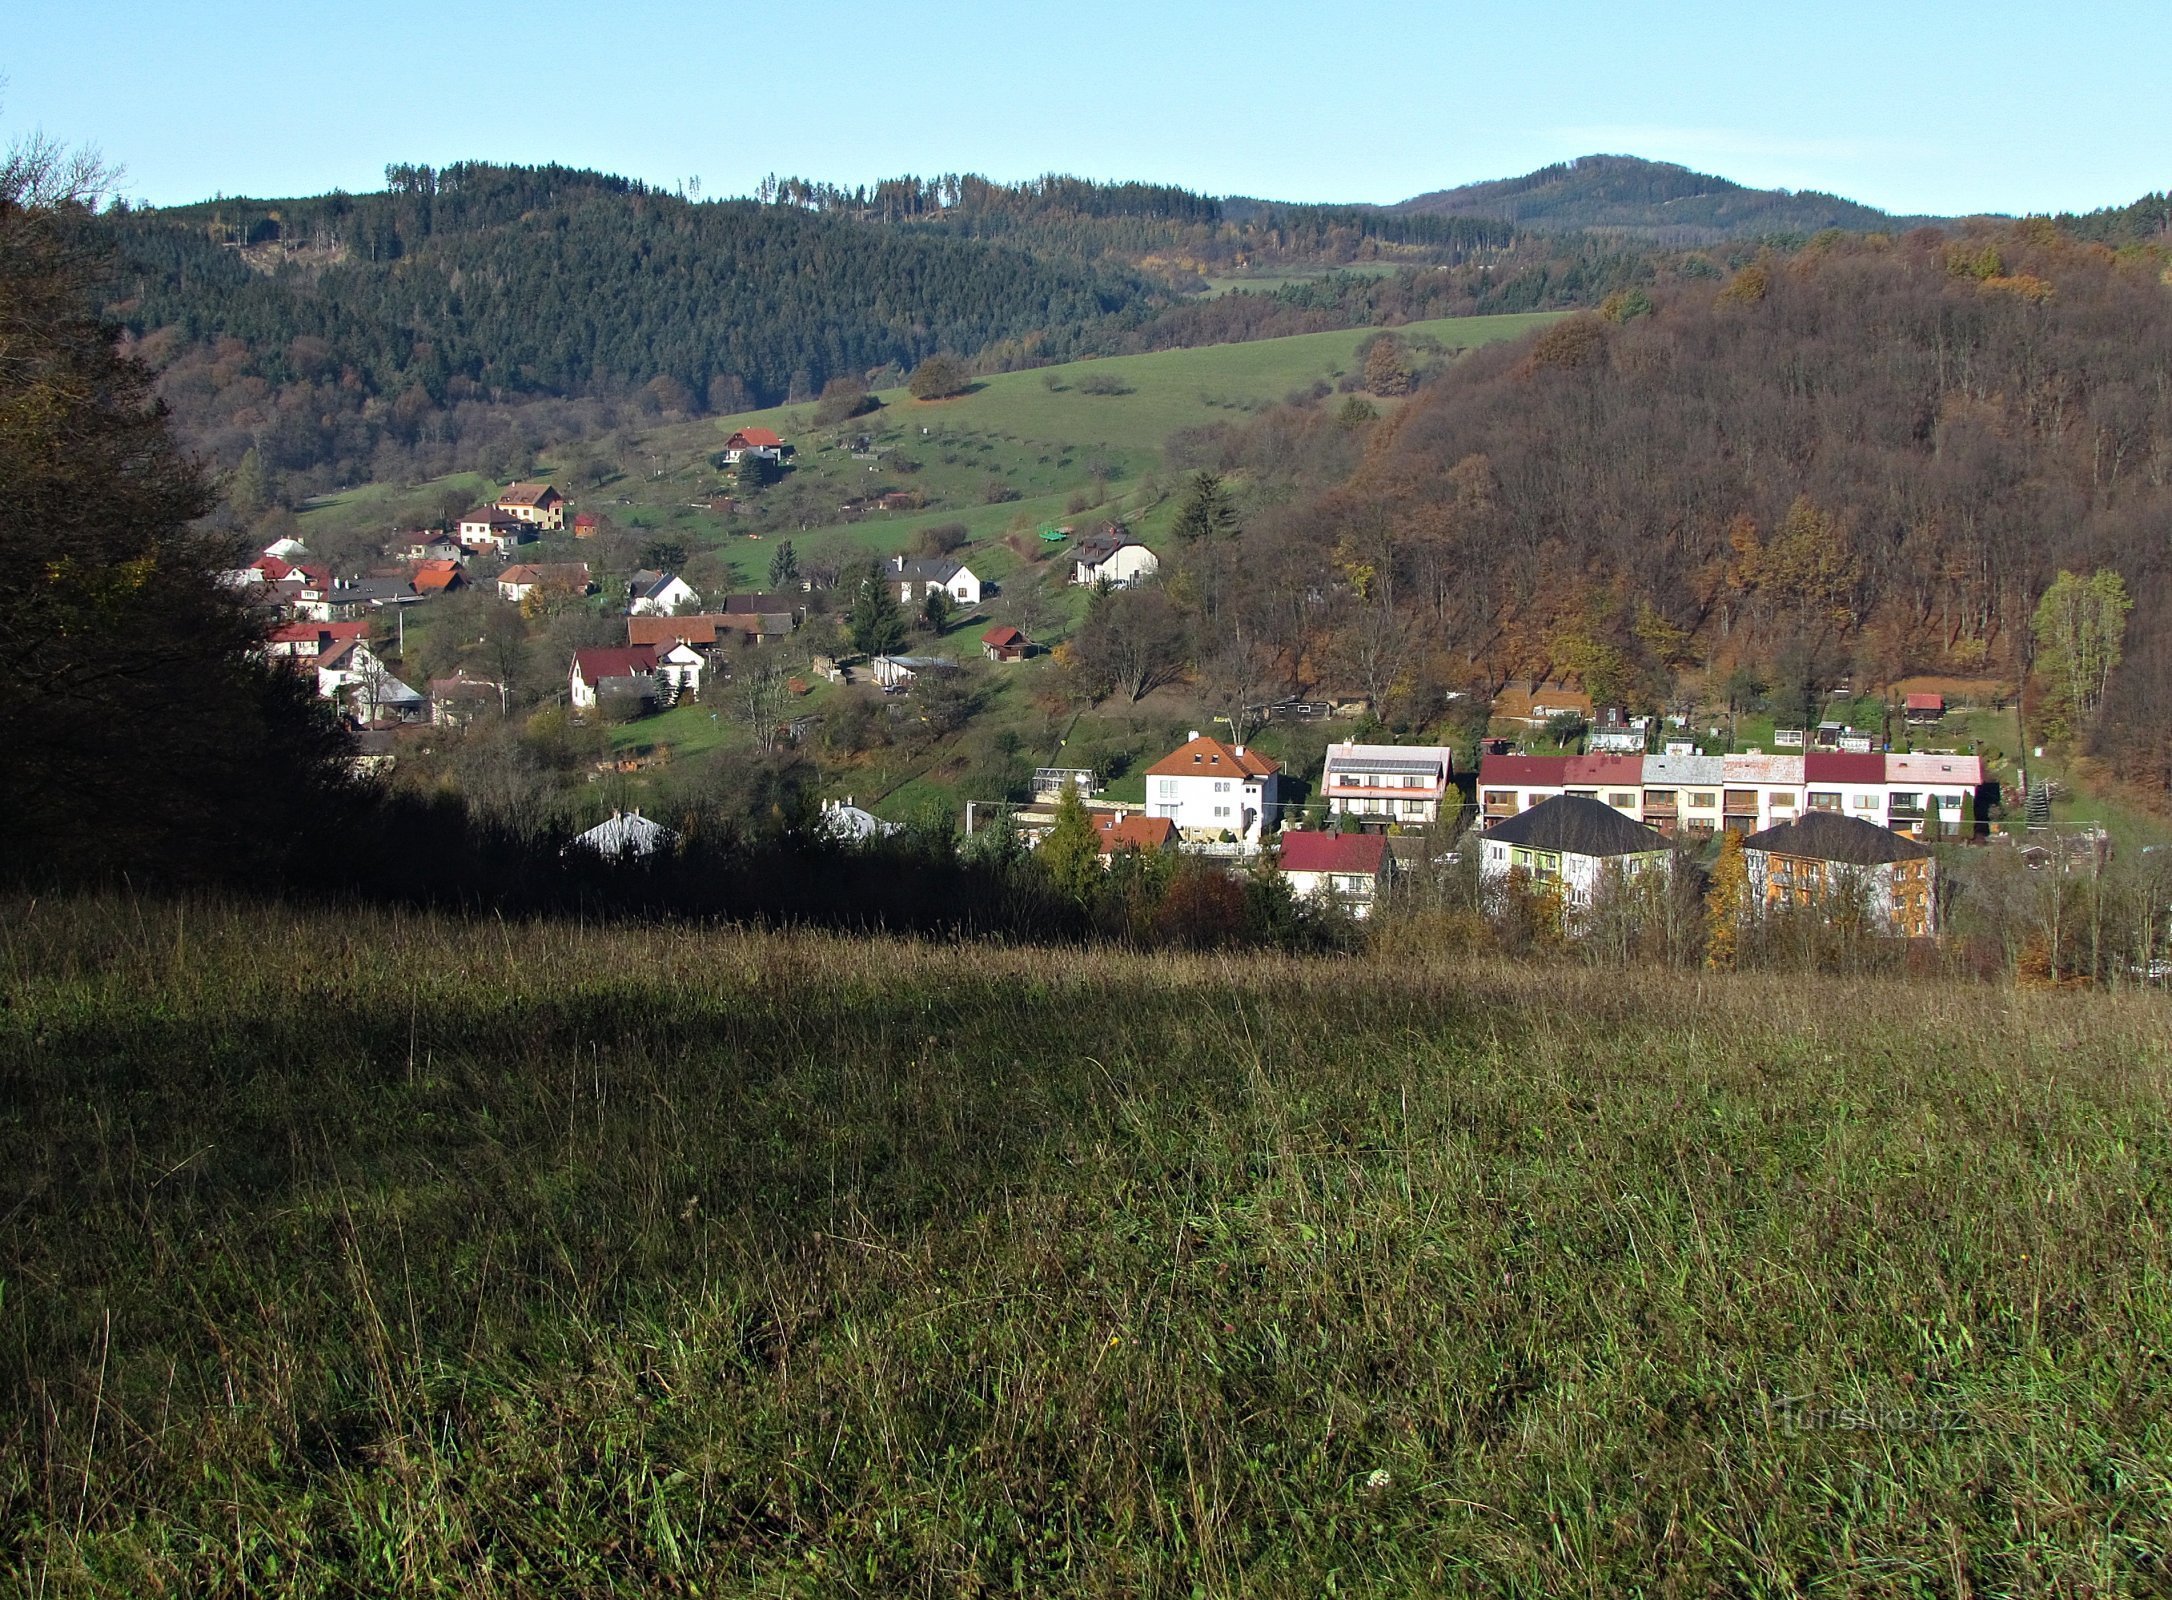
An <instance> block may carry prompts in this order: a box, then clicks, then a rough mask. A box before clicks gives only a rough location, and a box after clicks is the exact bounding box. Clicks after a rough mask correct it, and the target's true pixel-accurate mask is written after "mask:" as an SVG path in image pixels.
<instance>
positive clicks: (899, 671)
mask: <svg viewBox="0 0 2172 1600" xmlns="http://www.w3.org/2000/svg"><path fill="white" fill-rule="evenodd" d="M867 666H868V670H869V671H870V672H871V673H873V674H874V677H875V682H876V684H877V685H879V686H880V687H881V688H883V689H885V690H888V691H890V692H892V693H895V692H896V691H898V690H900V689H909V688H911V687H912V683H913V680H914V679H915V678H917V677H919V676H920V674H921V673H923V672H947V671H949V670H951V669H952V668H954V667H955V666H957V662H955V661H953V660H951V659H950V658H949V657H948V656H876V657H875V658H874V659H873V660H871V661H870V662H868V664H867Z"/></svg>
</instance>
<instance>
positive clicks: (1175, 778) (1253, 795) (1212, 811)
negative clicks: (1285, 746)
mask: <svg viewBox="0 0 2172 1600" xmlns="http://www.w3.org/2000/svg"><path fill="white" fill-rule="evenodd" d="M1281 772H1282V767H1281V764H1280V763H1279V762H1276V761H1273V760H1271V759H1269V758H1268V757H1266V756H1263V755H1261V754H1260V753H1259V752H1258V751H1256V750H1247V749H1246V748H1245V747H1244V746H1243V745H1241V744H1239V745H1228V744H1224V743H1222V741H1221V740H1219V739H1209V738H1206V737H1204V736H1202V735H1201V734H1200V733H1199V732H1198V730H1197V729H1194V730H1193V731H1192V735H1191V737H1190V738H1189V739H1187V740H1186V741H1185V742H1184V743H1183V744H1182V745H1180V746H1178V747H1177V748H1176V749H1175V750H1173V751H1171V752H1170V753H1169V754H1168V755H1166V756H1163V757H1162V758H1161V759H1160V760H1159V761H1157V762H1155V763H1154V764H1153V765H1152V766H1151V767H1148V768H1147V769H1146V814H1147V815H1148V816H1149V817H1167V818H1168V819H1169V820H1170V821H1171V822H1173V823H1175V824H1176V825H1177V830H1178V832H1180V833H1184V834H1192V835H1198V836H1200V837H1201V838H1203V839H1207V840H1213V839H1217V838H1219V837H1220V836H1221V835H1222V834H1224V833H1228V834H1234V835H1235V836H1236V837H1237V838H1238V839H1239V840H1241V841H1242V842H1243V843H1244V844H1245V845H1246V846H1247V847H1248V848H1252V849H1257V848H1258V847H1259V841H1260V835H1261V834H1262V833H1263V832H1264V831H1265V830H1267V829H1268V828H1271V827H1273V826H1275V825H1276V823H1277V822H1278V821H1279V815H1280V814H1279V809H1278V808H1279V805H1280V801H1281V794H1280V790H1279V785H1280V780H1281Z"/></svg>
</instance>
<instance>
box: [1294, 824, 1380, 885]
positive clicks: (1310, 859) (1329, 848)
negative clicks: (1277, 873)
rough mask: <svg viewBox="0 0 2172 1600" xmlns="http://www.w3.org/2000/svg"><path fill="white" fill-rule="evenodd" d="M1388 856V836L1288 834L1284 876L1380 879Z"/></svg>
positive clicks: (1368, 834) (1372, 834)
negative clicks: (1342, 874)
mask: <svg viewBox="0 0 2172 1600" xmlns="http://www.w3.org/2000/svg"><path fill="white" fill-rule="evenodd" d="M1387 853H1388V836H1387V835H1386V834H1384V833H1285V834H1283V836H1282V870H1283V871H1284V872H1357V873H1363V874H1365V875H1366V876H1368V877H1378V876H1379V875H1380V868H1381V864H1382V862H1383V861H1384V860H1385V859H1386V857H1387Z"/></svg>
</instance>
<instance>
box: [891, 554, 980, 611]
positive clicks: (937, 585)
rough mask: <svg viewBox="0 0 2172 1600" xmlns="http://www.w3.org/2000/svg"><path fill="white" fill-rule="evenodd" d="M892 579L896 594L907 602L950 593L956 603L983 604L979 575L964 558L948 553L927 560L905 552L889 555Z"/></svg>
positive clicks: (914, 602)
mask: <svg viewBox="0 0 2172 1600" xmlns="http://www.w3.org/2000/svg"><path fill="white" fill-rule="evenodd" d="M890 576H891V581H892V582H894V583H895V584H896V585H897V597H898V599H900V600H902V601H904V602H905V604H907V605H918V604H919V603H920V602H921V601H923V600H925V599H926V598H927V597H928V596H929V595H931V594H937V593H940V594H944V595H947V596H949V598H950V603H951V604H952V605H957V606H977V605H979V604H980V579H979V578H977V577H975V576H974V575H973V569H972V568H971V567H969V566H967V565H966V564H965V563H964V562H962V561H953V560H951V559H950V558H949V557H947V556H936V557H932V558H929V559H925V560H913V559H911V558H909V557H906V556H892V557H891V558H890Z"/></svg>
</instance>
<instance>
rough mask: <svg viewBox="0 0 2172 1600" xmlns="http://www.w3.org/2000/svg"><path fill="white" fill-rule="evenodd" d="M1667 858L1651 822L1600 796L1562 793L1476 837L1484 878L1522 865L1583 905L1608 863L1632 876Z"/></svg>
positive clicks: (1664, 866)
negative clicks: (1624, 812)
mask: <svg viewBox="0 0 2172 1600" xmlns="http://www.w3.org/2000/svg"><path fill="white" fill-rule="evenodd" d="M1671 860H1672V857H1671V856H1670V854H1669V852H1668V845H1667V840H1666V837H1665V836H1664V835H1663V834H1661V833H1660V832H1659V831H1658V830H1657V829H1656V828H1647V827H1646V826H1644V824H1643V823H1641V822H1633V821H1631V820H1630V819H1629V818H1627V817H1625V816H1623V815H1622V814H1621V813H1620V812H1619V811H1616V810H1615V809H1614V808H1613V807H1612V806H1610V805H1607V804H1605V803H1604V802H1603V801H1599V800H1592V799H1588V798H1587V797H1585V796H1583V795H1574V794H1561V795H1555V796H1553V797H1552V798H1551V799H1547V800H1541V801H1540V802H1539V803H1538V804H1537V805H1535V806H1533V807H1531V809H1530V810H1528V811H1523V812H1519V813H1518V814H1517V815H1515V816H1513V817H1510V818H1509V819H1508V820H1506V821H1505V822H1502V823H1499V824H1497V825H1496V826H1494V827H1492V828H1490V829H1488V830H1487V831H1486V833H1485V834H1484V835H1483V836H1482V837H1481V839H1480V841H1479V857H1478V870H1479V875H1480V877H1481V878H1483V879H1485V880H1486V881H1488V882H1493V881H1497V880H1499V879H1502V878H1505V877H1507V876H1508V874H1509V873H1511V872H1514V871H1517V870H1521V871H1523V872H1525V873H1527V874H1528V875H1529V876H1530V878H1531V880H1532V881H1533V882H1534V883H1537V884H1552V885H1556V886H1558V887H1559V889H1560V891H1561V898H1562V903H1563V904H1564V905H1565V906H1566V907H1568V908H1570V909H1572V910H1582V909H1585V908H1587V907H1589V906H1590V904H1591V902H1592V897H1593V896H1594V895H1595V894H1596V893H1597V892H1598V889H1599V885H1600V883H1601V881H1602V880H1603V878H1604V877H1605V874H1606V872H1607V870H1608V869H1609V868H1612V869H1613V870H1615V871H1617V872H1619V873H1621V874H1622V875H1623V876H1624V877H1626V878H1634V877H1636V876H1638V875H1640V874H1642V873H1645V872H1655V871H1656V872H1665V871H1667V870H1669V866H1668V864H1669V862H1670V861H1671Z"/></svg>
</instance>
